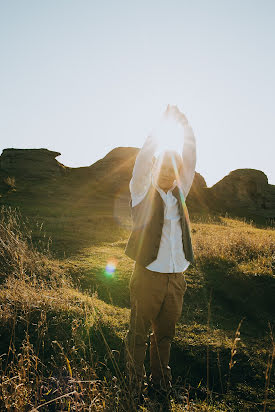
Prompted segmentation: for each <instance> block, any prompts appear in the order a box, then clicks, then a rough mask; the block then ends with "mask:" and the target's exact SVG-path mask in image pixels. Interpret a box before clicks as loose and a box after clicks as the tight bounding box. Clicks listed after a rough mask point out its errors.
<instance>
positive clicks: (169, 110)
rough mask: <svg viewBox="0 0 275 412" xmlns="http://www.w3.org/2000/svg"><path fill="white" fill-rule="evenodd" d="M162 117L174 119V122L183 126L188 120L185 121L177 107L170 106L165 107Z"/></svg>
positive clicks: (183, 115)
mask: <svg viewBox="0 0 275 412" xmlns="http://www.w3.org/2000/svg"><path fill="white" fill-rule="evenodd" d="M164 117H166V118H172V119H175V120H177V121H179V122H180V123H182V124H183V125H185V124H187V123H188V120H187V118H186V116H185V114H183V113H182V112H181V111H180V110H179V108H178V106H172V105H170V104H168V105H167V107H166V110H165V112H164Z"/></svg>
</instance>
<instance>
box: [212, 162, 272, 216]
mask: <svg viewBox="0 0 275 412" xmlns="http://www.w3.org/2000/svg"><path fill="white" fill-rule="evenodd" d="M206 197H207V203H208V205H209V208H210V209H212V210H221V211H228V212H233V213H235V214H237V215H241V216H252V215H262V216H266V217H267V218H270V219H274V218H275V186H273V185H270V184H268V179H267V176H266V175H265V174H264V173H263V172H261V171H260V170H255V169H237V170H234V171H232V172H230V173H229V174H228V175H227V176H225V177H224V178H223V179H222V180H220V181H219V182H218V183H216V184H215V185H214V186H212V187H211V188H208V189H207V195H206Z"/></svg>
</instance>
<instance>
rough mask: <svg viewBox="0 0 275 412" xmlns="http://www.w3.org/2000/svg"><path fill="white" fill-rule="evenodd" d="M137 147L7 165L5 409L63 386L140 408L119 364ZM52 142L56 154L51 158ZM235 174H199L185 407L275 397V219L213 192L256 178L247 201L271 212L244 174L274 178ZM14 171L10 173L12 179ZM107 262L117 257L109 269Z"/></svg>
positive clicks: (178, 371) (241, 407)
mask: <svg viewBox="0 0 275 412" xmlns="http://www.w3.org/2000/svg"><path fill="white" fill-rule="evenodd" d="M16 150H18V149H16ZM30 150H31V149H30ZM43 150H47V149H43ZM137 152H138V149H135V148H117V149H114V150H113V151H111V152H110V153H109V154H108V155H107V156H105V157H104V158H103V159H101V160H99V161H98V162H96V163H95V164H93V165H91V166H89V167H83V168H68V167H66V166H64V165H61V164H59V163H57V165H56V167H57V169H55V168H54V167H53V168H52V171H51V172H50V174H49V173H45V174H44V173H43V167H42V163H43V162H42V160H41V159H40V160H41V164H40V172H39V173H33V170H36V169H35V168H31V167H28V168H26V171H25V169H23V167H22V168H21V169H20V168H18V167H17V166H15V167H14V165H13V169H9V170H7V169H8V168H7V165H6V166H5V167H6V169H5V170H4V169H2V170H1V171H0V177H1V179H2V180H1V181H2V183H3V184H2V186H1V188H0V190H1V194H2V197H1V204H2V207H1V220H0V223H1V224H0V238H1V244H0V275H1V277H0V279H1V293H0V308H1V310H0V347H1V354H2V355H3V356H2V358H1V359H2V362H3V363H2V364H1V365H0V366H1V367H0V370H1V371H2V381H1V382H2V383H1V384H0V403H1V402H2V403H1V406H2V405H3V403H5V402H6V403H5V404H6V405H7V404H8V405H9V408H10V409H8V410H15V411H17V410H18V411H23V410H26V411H28V410H30V406H32V407H34V406H37V405H40V404H42V403H43V402H47V401H51V402H53V401H54V399H55V398H57V397H60V396H61V398H60V400H57V401H54V405H56V408H57V409H52V410H69V409H70V408H71V410H73V407H75V408H76V409H77V408H79V410H81V409H80V408H81V407H82V406H83V405H86V406H87V405H92V406H91V409H90V410H95V411H96V410H107V411H110V412H111V411H117V412H120V411H125V412H126V411H130V410H135V409H129V408H130V407H129V402H130V397H129V396H128V399H127V395H125V392H124V389H123V385H125V382H124V383H123V379H122V377H121V375H123V338H124V336H125V333H126V330H127V325H128V318H129V290H128V282H129V278H130V275H131V273H132V269H133V261H131V260H130V259H129V258H128V257H127V256H126V255H125V254H124V248H125V245H126V241H127V239H128V236H129V230H130V227H131V221H130V215H129V208H128V203H127V202H128V199H129V192H128V184H129V179H130V176H131V170H132V167H133V164H134V160H135V156H136V154H137ZM55 155H56V152H51V153H50V154H49V157H50V159H51V160H50V161H51V162H52V160H53V157H54V156H55ZM24 156H25V155H24ZM35 156H37V152H36V154H35ZM46 157H47V155H46ZM24 158H25V157H24ZM43 158H45V152H44V154H43ZM54 159H55V157H54ZM30 161H31V162H33V158H32V159H31V160H30ZM56 162H57V161H56ZM35 163H36V161H35ZM21 164H22V163H21ZM1 165H3V163H1ZM23 165H24V162H23ZM19 169H20V170H19ZM32 169H33V170H32ZM30 170H31V171H32V172H31V173H30ZM47 170H49V169H47ZM11 172H12V173H11ZM246 173H247V175H248V177H247V175H246ZM230 175H231V177H230ZM230 175H229V176H227V177H225V178H224V179H222V181H220V182H218V184H217V185H218V186H217V185H214V186H213V187H212V188H207V187H206V185H205V181H204V179H203V177H202V176H200V175H199V174H196V180H195V182H194V184H193V187H192V189H191V192H190V198H189V197H188V199H187V200H188V207H189V211H190V216H192V217H191V228H192V236H193V241H194V252H195V256H196V260H197V265H196V266H195V267H190V268H189V269H188V270H187V272H186V278H187V282H188V289H187V292H186V295H185V299H184V307H183V312H182V317H181V319H180V322H179V324H178V326H177V334H176V338H175V340H174V343H173V347H172V354H171V366H172V368H173V372H174V375H173V376H174V378H175V381H177V384H176V385H177V388H179V391H181V393H183V399H184V400H183V401H182V403H180V402H179V401H178V400H177V402H176V406H175V409H174V411H175V412H177V411H182V410H190V411H198V410H202V411H203V410H204V411H206V410H212V411H215V412H216V411H217V412H218V411H220V412H221V411H236V412H239V411H248V410H249V411H258V410H263V407H264V405H266V407H267V408H266V411H268V410H270V411H271V410H273V409H272V408H273V404H274V403H273V401H274V398H275V392H274V378H275V377H274V369H273V368H272V361H273V358H274V354H275V352H274V348H275V346H274V332H272V331H273V330H274V319H275V312H274V295H275V266H274V256H275V231H274V229H272V228H271V227H270V228H262V227H257V226H256V225H254V224H252V222H245V221H244V220H243V219H241V220H238V219H233V218H229V217H228V216H223V215H222V214H219V212H218V210H217V211H215V212H213V211H212V213H211V214H210V213H209V207H210V200H209V197H208V196H209V195H208V194H209V193H212V194H213V193H216V195H215V196H216V200H217V199H220V201H221V205H223V204H224V203H223V202H224V200H222V199H223V196H225V190H229V189H230V187H231V185H230V184H229V188H228V189H222V188H226V187H227V186H228V181H229V182H230V179H231V180H234V181H235V183H234V184H235V187H237V182H239V183H240V181H241V180H242V182H243V186H241V185H240V186H239V187H243V188H246V191H243V190H244V189H243V190H241V189H239V192H238V198H241V199H242V201H243V202H248V203H246V204H247V206H246V208H247V209H245V210H247V211H249V213H256V212H257V213H262V212H263V214H260V215H259V216H260V217H261V218H263V219H266V216H267V215H266V213H268V214H269V213H270V216H272V211H273V212H274V208H273V203H272V201H273V200H272V198H271V200H270V201H271V203H270V204H266V207H267V208H266V209H265V208H262V206H261V205H260V204H259V205H256V206H255V205H254V206H253V207H252V203H250V201H248V200H247V199H248V197H247V190H248V188H249V187H250V186H249V185H248V183H247V182H248V181H250V180H249V179H250V177H251V178H252V180H253V181H257V179H259V186H258V188H256V189H255V188H254V189H253V190H252V192H253V193H254V192H255V190H257V191H259V193H260V191H261V190H262V192H261V193H262V195H264V194H265V193H266V192H265V190H267V189H268V190H270V193H271V195H272V196H273V189H274V188H273V187H272V186H271V185H268V183H267V178H266V177H264V176H263V175H264V174H263V173H262V172H259V171H253V170H250V169H244V170H242V171H234V172H231V174H230ZM8 176H9V177H11V178H12V177H14V180H13V181H10V183H9V184H6V183H5V182H4V180H3V179H5V178H6V177H8ZM240 176H243V177H242V178H240ZM245 176H246V177H245ZM247 179H248V180H247ZM266 185H267V187H266ZM211 190H212V192H211ZM229 193H230V192H229ZM249 193H250V192H249ZM253 193H252V194H251V193H250V194H251V196H252V199H253V196H254V195H253ZM213 196H214V195H213ZM229 198H230V196H229V197H228V199H229ZM228 199H227V200H228ZM199 200H200V202H199ZM225 200H226V199H225ZM244 204H245V203H244ZM226 205H227V206H226V207H228V208H232V203H230V202H228V203H226ZM249 205H250V206H249ZM270 205H271V207H272V208H273V209H272V208H271V209H270ZM248 206H249V208H248ZM219 207H222V206H220V205H219ZM223 207H224V206H223ZM250 207H251V209H250ZM196 208H197V209H196ZM244 208H245V206H244ZM230 210H233V209H230ZM230 210H229V209H228V210H227V209H224V213H225V212H228V213H229V212H230ZM237 212H238V210H237V211H236V213H237ZM49 236H50V239H49ZM108 262H113V263H114V264H115V268H116V269H115V272H114V274H113V275H112V274H111V275H110V274H109V273H108V271H106V266H107V264H108ZM238 328H239V329H238ZM239 338H240V340H239ZM235 350H236V352H235ZM272 356H273V357H272ZM231 360H232V362H231V363H230V361H231ZM234 362H236V363H234ZM24 365H29V366H24ZM91 365H92V367H91ZM230 365H231V366H230ZM146 366H147V367H148V358H147V361H146ZM26 368H27V369H26ZM25 370H27V371H28V373H25ZM114 375H115V376H116V378H117V381H116V380H113V376H114ZM5 382H6V383H5ZM91 382H93V384H91ZM74 391H76V392H74ZM117 393H118V394H119V395H117ZM66 394H69V395H66ZM62 396H63V398H62ZM22 399H23V400H25V399H27V404H24V401H22ZM68 399H69V400H70V401H68ZM20 402H21V403H20ZM116 402H117V403H116ZM127 402H128V403H127ZM22 405H23V406H22ZM81 405H82V406H81ZM104 405H105V406H104ZM188 405H189V406H188ZM12 408H13V409H12ZM108 408H109V409H108ZM148 408H149V407H148ZM176 408H177V409H176ZM184 408H189V409H184ZM45 410H47V409H45ZM48 410H51V409H48ZM77 410H78V409H77ZM83 410H85V409H83ZM86 410H88V408H87V409H86ZM145 411H148V412H149V411H150V412H151V411H154V409H145Z"/></svg>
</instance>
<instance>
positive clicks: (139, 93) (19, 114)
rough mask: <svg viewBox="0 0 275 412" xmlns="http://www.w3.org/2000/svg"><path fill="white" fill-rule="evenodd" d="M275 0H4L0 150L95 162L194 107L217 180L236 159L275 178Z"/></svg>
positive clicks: (202, 152)
mask: <svg viewBox="0 0 275 412" xmlns="http://www.w3.org/2000/svg"><path fill="white" fill-rule="evenodd" d="M274 20H275V1H273V0H189V1H188V0H167V1H163V0H156V1H155V0H139V1H130V0H125V1H122V0H116V1H111V0H109V1H106V0H99V1H93V0H44V1H42V0H5V1H4V0H0V59H1V61H0V63H1V64H0V153H1V152H2V150H3V149H5V148H9V147H13V148H22V149H23V148H47V149H49V150H54V151H57V152H60V153H61V156H58V157H57V158H56V159H57V160H58V161H59V162H61V163H63V164H64V165H66V166H70V167H81V166H90V165H91V164H92V163H94V162H95V161H97V160H98V159H100V158H102V157H104V156H105V155H106V154H107V153H108V152H109V151H110V150H112V149H113V148H115V147H119V146H132V147H141V146H142V145H143V143H144V140H145V139H146V137H147V135H148V134H149V133H150V132H151V130H152V128H153V127H154V125H155V124H156V123H157V122H158V120H159V118H160V116H161V115H162V113H163V112H164V110H165V108H166V106H167V104H175V105H177V106H178V107H179V109H180V110H181V111H182V112H183V113H184V114H185V115H186V117H187V118H188V121H189V123H190V125H191V126H192V128H193V131H194V134H195V137H196V143H197V165H196V171H197V172H199V173H200V174H201V175H202V176H203V177H204V178H205V180H206V183H207V185H208V186H209V187H210V186H212V185H213V184H215V183H216V182H217V181H219V180H220V179H222V178H223V177H224V176H225V175H227V174H228V173H229V172H230V171H232V170H235V169H239V168H253V169H258V170H262V171H263V172H264V173H265V174H266V175H267V177H268V180H269V183H271V184H275V166H274V164H275V163H274V149H275V101H274V99H275V75H274V73H275V47H274V41H275V24H274Z"/></svg>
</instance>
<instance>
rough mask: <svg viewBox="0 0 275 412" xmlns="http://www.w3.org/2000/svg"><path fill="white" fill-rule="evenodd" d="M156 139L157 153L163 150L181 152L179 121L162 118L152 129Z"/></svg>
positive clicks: (181, 137)
mask: <svg viewBox="0 0 275 412" xmlns="http://www.w3.org/2000/svg"><path fill="white" fill-rule="evenodd" d="M153 134H154V137H155V138H156V141H157V145H158V148H157V153H161V152H162V151H164V150H176V151H178V152H181V150H182V146H183V130H182V126H181V124H180V123H179V122H177V121H175V120H174V119H169V118H166V117H164V118H162V119H161V120H160V122H159V124H158V125H157V126H156V127H155V129H154V131H153Z"/></svg>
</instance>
